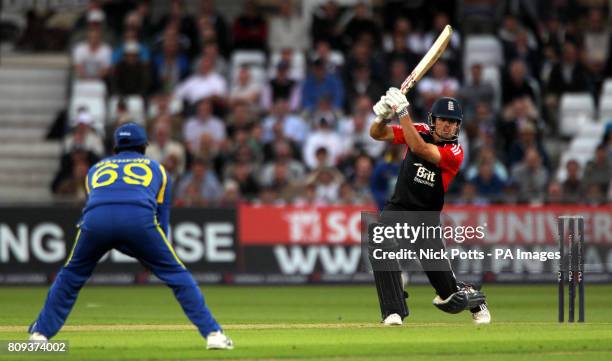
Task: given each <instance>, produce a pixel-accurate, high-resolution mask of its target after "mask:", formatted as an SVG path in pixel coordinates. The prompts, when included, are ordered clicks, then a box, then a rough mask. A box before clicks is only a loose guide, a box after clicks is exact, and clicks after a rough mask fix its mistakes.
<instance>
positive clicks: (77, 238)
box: [64, 228, 81, 267]
mask: <svg viewBox="0 0 612 361" xmlns="http://www.w3.org/2000/svg"><path fill="white" fill-rule="evenodd" d="M80 237H81V229H80V228H79V230H78V231H77V234H76V237H74V244H73V245H72V250H70V255H68V259H67V260H66V263H64V267H66V266H68V263H70V260H71V259H72V255H73V254H74V250H75V249H76V246H77V243H79V238H80Z"/></svg>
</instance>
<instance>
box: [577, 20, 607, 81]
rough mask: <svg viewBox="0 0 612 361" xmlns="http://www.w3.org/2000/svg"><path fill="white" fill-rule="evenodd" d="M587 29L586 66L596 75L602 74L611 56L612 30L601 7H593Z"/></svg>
mask: <svg viewBox="0 0 612 361" xmlns="http://www.w3.org/2000/svg"><path fill="white" fill-rule="evenodd" d="M588 19H589V21H588V23H587V27H588V28H587V29H586V31H585V32H584V39H583V41H584V50H585V52H584V54H585V61H586V64H585V65H586V66H587V67H588V69H589V70H590V71H591V72H592V73H593V74H596V75H602V72H603V70H604V68H605V66H606V61H607V59H608V58H609V56H610V52H609V47H610V40H611V39H610V31H609V29H608V26H607V24H606V20H605V19H604V14H603V11H602V9H600V8H591V9H590V11H589V15H588Z"/></svg>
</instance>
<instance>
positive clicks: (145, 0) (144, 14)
mask: <svg viewBox="0 0 612 361" xmlns="http://www.w3.org/2000/svg"><path fill="white" fill-rule="evenodd" d="M127 17H130V18H132V17H133V18H134V20H132V21H134V22H135V21H136V20H138V38H139V39H141V40H142V42H143V43H145V44H150V43H151V42H152V40H153V37H154V36H155V26H154V25H153V21H152V15H151V0H138V2H137V4H136V8H135V9H134V10H133V11H132V12H131V13H129V14H128V15H127ZM124 24H125V25H129V24H128V23H124ZM129 28H130V27H129V26H128V29H129ZM124 32H125V30H124Z"/></svg>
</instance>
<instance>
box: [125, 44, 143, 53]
mask: <svg viewBox="0 0 612 361" xmlns="http://www.w3.org/2000/svg"><path fill="white" fill-rule="evenodd" d="M139 50H140V46H138V43H137V42H135V41H128V42H127V43H125V45H124V46H123V51H125V53H126V54H138V51H139Z"/></svg>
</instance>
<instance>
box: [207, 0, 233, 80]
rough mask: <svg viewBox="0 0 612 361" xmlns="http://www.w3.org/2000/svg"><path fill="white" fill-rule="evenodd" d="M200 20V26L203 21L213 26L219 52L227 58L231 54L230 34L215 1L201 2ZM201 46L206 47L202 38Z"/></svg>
mask: <svg viewBox="0 0 612 361" xmlns="http://www.w3.org/2000/svg"><path fill="white" fill-rule="evenodd" d="M199 19H200V25H201V21H202V20H203V19H206V23H207V25H208V26H211V27H212V28H213V29H214V32H215V35H216V43H217V44H218V47H219V51H220V52H221V54H222V55H223V56H224V57H227V56H228V55H229V52H230V47H229V38H230V34H229V30H228V27H227V22H226V21H225V18H224V17H223V15H222V14H220V13H219V12H218V11H217V10H216V6H215V0H200V14H199ZM200 34H202V31H200ZM200 44H202V45H204V46H205V44H206V42H205V41H203V39H201V38H200ZM217 70H218V69H217Z"/></svg>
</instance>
